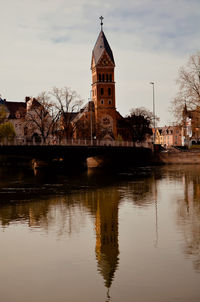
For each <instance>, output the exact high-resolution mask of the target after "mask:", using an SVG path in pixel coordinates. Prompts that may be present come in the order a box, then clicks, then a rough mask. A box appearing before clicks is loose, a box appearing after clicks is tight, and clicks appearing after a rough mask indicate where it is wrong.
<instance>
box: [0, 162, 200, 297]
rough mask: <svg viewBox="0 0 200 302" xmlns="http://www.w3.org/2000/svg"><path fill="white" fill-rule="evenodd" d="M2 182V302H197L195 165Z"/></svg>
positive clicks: (13, 177)
mask: <svg viewBox="0 0 200 302" xmlns="http://www.w3.org/2000/svg"><path fill="white" fill-rule="evenodd" d="M0 179H1V181H0V268H1V269H0V281H1V282H0V300H1V301H2V302H18V301H20V302H27V301H29V302H33V301H34V302H35V301H39V302H40V301H41V302H47V301H48V302H55V301H59V302H64V301H70V302H72V301H74V302H79V301H81V302H82V301H87V302H90V301H96V302H98V301H113V302H121V301H123V302H129V301H131V302H132V301H136V302H146V301H148V302H151V301H152V302H165V301H166V302H168V301H170V302H171V301H172V302H173V301H181V302H197V301H198V302H199V301H200V287H199V284H200V167H198V166H168V167H154V168H152V167H145V168H144V167H141V168H136V169H132V170H130V171H123V172H122V171H121V172H115V173H114V172H113V173H111V172H108V171H106V172H105V171H98V170H97V171H95V170H89V171H87V172H84V173H81V174H75V175H66V174H65V173H53V172H52V171H46V172H39V173H38V172H37V175H35V174H34V171H32V170H30V169H25V168H23V169H19V168H18V169H16V170H13V168H12V169H11V168H1V169H0Z"/></svg>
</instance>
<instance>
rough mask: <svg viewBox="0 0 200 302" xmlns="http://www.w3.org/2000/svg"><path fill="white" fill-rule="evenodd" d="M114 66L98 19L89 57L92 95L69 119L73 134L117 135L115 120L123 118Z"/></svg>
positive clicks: (104, 137) (97, 136)
mask: <svg viewBox="0 0 200 302" xmlns="http://www.w3.org/2000/svg"><path fill="white" fill-rule="evenodd" d="M114 70H115V61H114V56H113V53H112V50H111V47H110V45H109V43H108V41H107V39H106V36H105V34H104V31H103V29H102V23H101V30H100V33H99V36H98V38H97V41H96V43H95V46H94V48H93V51H92V59H91V72H92V91H91V92H92V96H91V100H90V102H89V103H88V104H86V106H85V107H84V108H83V109H81V111H80V112H79V114H78V115H76V116H75V117H74V119H73V120H72V123H73V127H74V128H75V129H76V130H75V132H74V137H75V138H83V137H84V138H89V137H91V136H93V137H95V138H97V139H100V140H116V139H117V138H118V129H117V124H118V123H117V122H118V120H120V119H123V118H122V116H121V115H120V114H119V112H118V111H117V110H116V102H115V73H114ZM87 129H88V130H87ZM83 134H85V135H83Z"/></svg>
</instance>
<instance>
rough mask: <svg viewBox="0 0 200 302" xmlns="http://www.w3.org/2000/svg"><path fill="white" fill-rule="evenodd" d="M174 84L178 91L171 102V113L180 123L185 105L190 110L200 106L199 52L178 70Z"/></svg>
mask: <svg viewBox="0 0 200 302" xmlns="http://www.w3.org/2000/svg"><path fill="white" fill-rule="evenodd" d="M176 82H177V84H178V86H179V90H178V93H177V96H176V97H175V99H174V100H173V101H172V107H171V111H172V112H173V114H174V115H175V117H176V119H177V121H180V119H181V117H182V111H183V108H184V106H185V104H186V105H187V107H188V109H190V110H193V109H196V107H198V106H200V51H199V52H197V53H196V54H194V55H192V56H191V57H190V58H189V60H188V62H187V64H186V66H184V67H181V68H180V70H179V73H178V78H177V81H176Z"/></svg>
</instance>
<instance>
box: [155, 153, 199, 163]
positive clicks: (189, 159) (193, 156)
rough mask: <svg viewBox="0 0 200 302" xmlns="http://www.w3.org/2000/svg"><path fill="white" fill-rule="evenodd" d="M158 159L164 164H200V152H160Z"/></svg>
mask: <svg viewBox="0 0 200 302" xmlns="http://www.w3.org/2000/svg"><path fill="white" fill-rule="evenodd" d="M156 157H157V160H156V161H158V162H159V163H163V164H200V151H185V152H184V151H180V152H173V151H172V152H160V153H159V154H157V156H156Z"/></svg>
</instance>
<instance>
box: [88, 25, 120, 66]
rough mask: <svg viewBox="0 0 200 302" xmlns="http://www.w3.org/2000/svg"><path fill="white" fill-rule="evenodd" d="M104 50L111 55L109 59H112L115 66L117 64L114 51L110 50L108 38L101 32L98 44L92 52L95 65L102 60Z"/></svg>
mask: <svg viewBox="0 0 200 302" xmlns="http://www.w3.org/2000/svg"><path fill="white" fill-rule="evenodd" d="M104 50H105V51H106V52H107V54H108V55H109V57H110V59H111V61H112V62H113V64H115V61H114V57H113V53H112V50H111V48H110V45H109V43H108V41H107V39H106V36H105V34H104V32H103V30H101V31H100V33H99V36H98V38H97V41H96V44H95V46H94V49H93V51H92V56H93V57H94V60H95V64H97V63H98V61H99V59H100V58H101V56H102V54H103V52H104Z"/></svg>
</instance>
